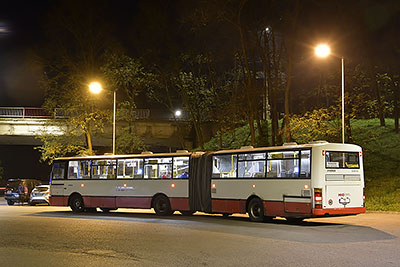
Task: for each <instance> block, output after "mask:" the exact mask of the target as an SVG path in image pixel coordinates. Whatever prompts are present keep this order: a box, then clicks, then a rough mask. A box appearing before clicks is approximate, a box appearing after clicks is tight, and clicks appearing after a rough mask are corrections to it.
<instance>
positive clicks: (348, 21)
mask: <svg viewBox="0 0 400 267" xmlns="http://www.w3.org/2000/svg"><path fill="white" fill-rule="evenodd" d="M62 2H63V1H48V0H37V1H21V0H12V1H11V0H10V1H4V0H3V1H0V5H1V6H0V27H1V28H2V31H1V34H0V106H40V105H41V104H42V102H43V92H42V90H41V89H40V87H39V85H38V77H39V76H40V75H39V74H40V72H41V71H42V69H41V67H40V66H38V65H36V64H35V63H34V61H32V58H31V57H32V54H31V52H32V50H35V49H36V50H37V49H40V46H41V45H42V44H43V43H45V42H46V40H48V39H46V38H45V32H46V26H45V23H44V20H45V19H46V18H47V17H48V16H49V13H51V11H52V10H53V8H56V7H57V5H60V4H61V3H62ZM86 2H89V3H96V6H97V7H96V8H97V9H103V11H104V12H105V14H106V16H104V18H102V19H104V22H105V23H107V24H109V25H111V28H112V32H113V35H114V38H115V39H116V40H118V42H120V43H121V44H122V45H123V46H124V48H125V49H126V50H128V51H132V54H134V55H135V56H139V57H140V56H143V55H144V54H145V51H138V48H137V47H135V44H136V43H137V40H136V41H135V42H133V41H132V40H133V39H135V38H140V39H141V38H142V37H143V32H142V33H140V34H137V31H136V30H137V29H140V28H141V27H142V26H144V24H146V23H147V22H149V23H150V22H151V20H153V19H154V18H155V17H157V16H160V14H161V13H165V14H163V15H165V16H167V17H168V19H169V20H170V21H171V22H170V23H171V25H173V24H174V23H176V22H177V21H178V20H179V16H176V14H174V11H175V10H176V9H174V8H169V6H174V5H175V4H176V3H180V1H86ZM86 2H85V3H86ZM323 2H324V4H321V1H302V4H303V8H302V16H301V18H300V20H299V36H298V45H299V49H298V54H299V56H298V60H297V62H296V64H297V70H298V73H297V77H299V79H298V80H297V81H296V83H295V85H294V87H296V84H297V86H298V87H304V86H306V87H307V86H308V85H309V84H310V79H311V80H313V79H316V77H315V76H313V75H312V73H315V72H316V70H317V71H318V69H321V68H324V67H325V65H329V64H331V65H332V66H331V67H332V68H336V67H337V65H338V64H339V63H338V62H335V60H334V59H331V60H330V61H331V63H329V64H328V63H321V62H316V60H315V59H312V55H311V53H312V49H311V46H312V45H314V44H315V43H316V42H317V41H319V40H321V41H327V42H330V43H331V44H332V45H333V49H335V51H336V52H337V53H339V54H341V55H344V56H345V58H346V62H357V61H361V60H362V59H363V58H365V57H366V56H369V57H376V58H382V57H383V58H387V59H388V62H389V61H393V59H394V54H393V53H394V51H393V45H392V44H393V43H395V42H398V39H399V36H400V34H399V26H400V23H399V17H400V15H399V14H400V1H397V0H388V1H366V0H363V1H323ZM343 3H346V9H343V6H344V5H343ZM138 6H140V8H138ZM138 10H139V11H138ZM174 20H175V22H173V21H174ZM138 22H139V23H138ZM140 24H142V25H140ZM168 26H170V25H168ZM163 27H165V25H160V28H159V31H157V29H152V30H153V31H151V32H149V33H148V35H149V36H150V35H152V37H151V38H149V37H148V36H144V40H153V41H154V40H158V41H159V40H163V39H164V40H165V46H166V47H169V46H173V45H176V44H174V42H176V43H181V44H182V45H190V40H185V37H182V36H178V35H175V36H172V37H171V36H166V33H165V30H164V29H163ZM136 34H137V35H136ZM47 38H48V37H47ZM167 38H170V39H167ZM165 53H168V52H165ZM161 54H162V53H161ZM164 56H165V57H166V58H168V55H164ZM305 77H306V79H304V78H305ZM311 83H312V82H311Z"/></svg>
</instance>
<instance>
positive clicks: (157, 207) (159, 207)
mask: <svg viewBox="0 0 400 267" xmlns="http://www.w3.org/2000/svg"><path fill="white" fill-rule="evenodd" d="M154 211H155V212H156V214H157V215H161V216H164V215H171V214H172V210H171V205H170V203H169V200H168V198H167V197H166V196H163V195H160V196H158V197H156V199H154Z"/></svg>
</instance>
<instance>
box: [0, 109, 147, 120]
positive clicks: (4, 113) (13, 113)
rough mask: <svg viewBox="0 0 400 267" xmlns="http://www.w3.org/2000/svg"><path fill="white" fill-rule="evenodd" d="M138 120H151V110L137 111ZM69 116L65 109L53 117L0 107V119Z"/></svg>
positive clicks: (41, 113)
mask: <svg viewBox="0 0 400 267" xmlns="http://www.w3.org/2000/svg"><path fill="white" fill-rule="evenodd" d="M132 116H135V118H136V119H137V120H147V119H149V118H150V110H149V109H137V110H135V112H134V114H132ZM67 117H68V115H67V114H66V112H65V111H64V110H63V109H59V108H56V109H55V110H54V113H53V114H52V115H50V114H48V112H46V111H45V110H44V109H42V108H27V107H0V118H20V119H28V118H29V119H30V118H56V119H62V118H67Z"/></svg>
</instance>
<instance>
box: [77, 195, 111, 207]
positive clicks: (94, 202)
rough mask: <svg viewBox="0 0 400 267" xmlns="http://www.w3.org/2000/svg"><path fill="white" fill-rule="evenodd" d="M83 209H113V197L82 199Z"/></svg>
mask: <svg viewBox="0 0 400 267" xmlns="http://www.w3.org/2000/svg"><path fill="white" fill-rule="evenodd" d="M83 203H84V204H85V207H94V208H96V207H99V208H109V209H115V208H116V206H115V197H83Z"/></svg>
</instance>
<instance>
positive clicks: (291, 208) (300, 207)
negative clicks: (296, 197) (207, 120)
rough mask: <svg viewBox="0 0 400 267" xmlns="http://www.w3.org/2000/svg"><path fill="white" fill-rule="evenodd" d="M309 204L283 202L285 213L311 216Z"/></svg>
mask: <svg viewBox="0 0 400 267" xmlns="http://www.w3.org/2000/svg"><path fill="white" fill-rule="evenodd" d="M311 210H312V205H311V203H301V202H285V213H296V214H311Z"/></svg>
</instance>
